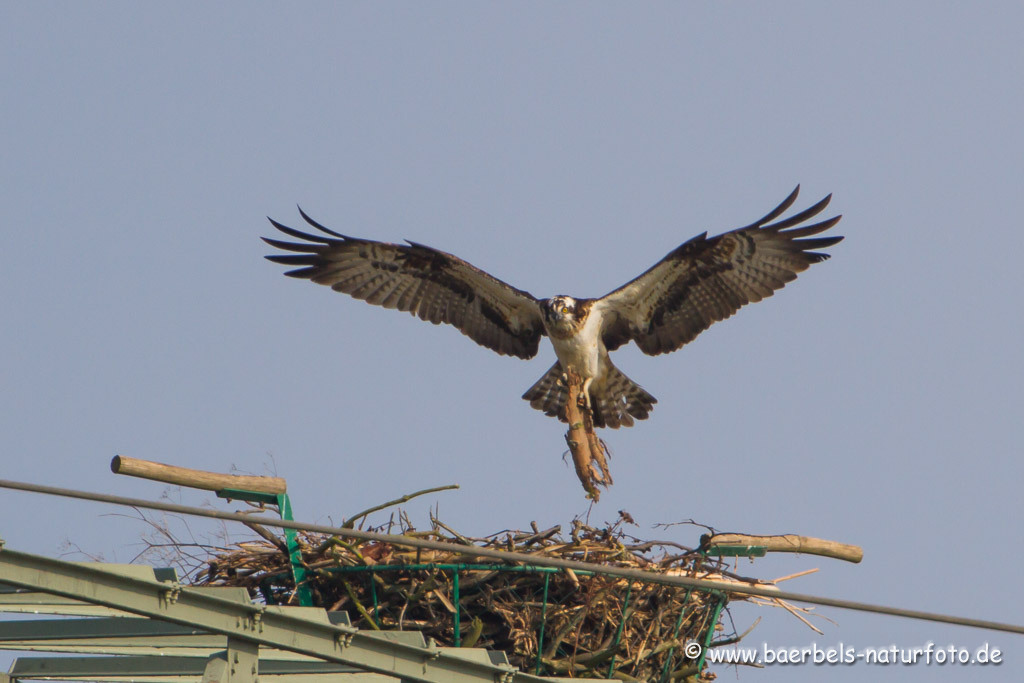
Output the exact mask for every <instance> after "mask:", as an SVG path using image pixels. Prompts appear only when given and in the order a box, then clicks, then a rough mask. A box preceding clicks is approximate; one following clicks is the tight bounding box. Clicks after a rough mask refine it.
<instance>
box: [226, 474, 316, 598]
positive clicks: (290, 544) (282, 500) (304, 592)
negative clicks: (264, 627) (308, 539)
mask: <svg viewBox="0 0 1024 683" xmlns="http://www.w3.org/2000/svg"><path fill="white" fill-rule="evenodd" d="M217 497H218V498H226V499H228V500H245V501H248V502H250V503H262V504H263V505H276V506H277V511H278V513H279V514H280V515H281V519H284V520H288V521H289V522H293V521H295V518H294V517H293V516H292V501H291V499H290V498H289V497H288V494H287V493H263V492H261V491H246V490H244V489H221V490H220V491H217ZM284 543H285V546H286V547H287V548H288V562H289V564H291V568H292V579H293V580H294V581H295V595H296V597H298V600H299V605H301V606H303V607H312V606H313V591H312V590H310V587H309V579H308V577H307V574H306V566H305V565H304V564H302V550H301V549H300V548H299V541H298V537H297V535H296V533H295V529H289V528H287V527H285V530H284ZM264 597H266V594H264Z"/></svg>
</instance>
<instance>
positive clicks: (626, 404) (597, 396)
mask: <svg viewBox="0 0 1024 683" xmlns="http://www.w3.org/2000/svg"><path fill="white" fill-rule="evenodd" d="M562 375H563V371H562V366H561V365H560V364H559V363H557V362H556V363H555V364H554V365H552V366H551V369H550V370H548V371H547V372H546V373H544V376H543V377H541V378H540V379H539V380H537V382H536V384H534V385H533V386H532V387H530V389H529V390H528V391H527V392H526V393H525V394H523V398H524V399H526V400H527V401H529V402H530V406H532V407H533V408H536V409H537V410H540V411H542V412H543V413H544V414H545V415H550V416H551V417H557V418H558V419H559V420H561V421H562V422H566V419H565V402H566V401H567V400H568V399H569V391H568V389H567V387H566V386H565V380H564V379H563V377H562ZM657 402H658V400H657V399H656V398H654V397H653V396H651V395H650V394H649V393H647V392H646V391H644V389H643V387H641V386H640V385H639V384H637V383H636V382H634V381H633V380H631V379H630V378H628V377H626V376H625V375H624V374H623V373H622V372H621V371H620V370H619V369H618V368H617V367H615V366H614V365H611V364H610V363H609V368H608V376H607V377H606V379H605V382H604V386H603V388H599V387H597V386H596V385H595V384H591V386H590V405H591V407H592V408H593V414H594V426H595V427H610V428H612V429H618V428H619V427H632V426H633V419H634V418H636V419H637V420H646V419H647V416H648V415H650V412H651V410H652V409H653V408H654V404H655V403H657Z"/></svg>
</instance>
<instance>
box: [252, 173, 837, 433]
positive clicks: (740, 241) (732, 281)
mask: <svg viewBox="0 0 1024 683" xmlns="http://www.w3.org/2000/svg"><path fill="white" fill-rule="evenodd" d="M799 191H800V186H799V185H798V186H797V187H796V189H795V190H793V192H792V193H790V195H789V196H788V197H786V199H785V200H784V201H783V202H782V203H781V204H779V205H778V206H777V207H776V208H775V209H773V210H772V211H771V212H770V213H768V215H766V216H764V217H763V218H761V219H760V220H758V221H755V222H754V223H751V224H750V225H747V226H745V227H742V228H737V229H735V230H732V231H730V232H726V233H724V234H721V235H718V236H717V237H711V238H709V237H708V236H707V233H706V232H705V233H703V234H701V235H698V236H696V237H694V238H693V239H691V240H689V241H688V242H684V243H683V244H682V245H680V246H679V247H678V248H676V249H675V250H673V251H672V252H670V253H669V254H668V255H667V256H665V258H663V259H661V260H660V261H658V263H656V264H654V265H653V266H652V267H651V268H649V269H648V270H647V271H646V272H644V273H643V274H642V275H640V276H639V277H637V278H635V279H633V280H631V281H630V282H628V283H626V284H625V285H623V286H622V287H619V288H618V289H616V290H614V291H613V292H611V293H609V294H606V295H605V296H603V297H601V298H599V299H575V298H573V297H571V296H564V295H561V296H554V297H551V298H550V299H537V298H536V297H534V296H533V295H532V294H530V293H529V292H525V291H523V290H521V289H516V288H515V287H512V286H511V285H508V284H506V283H504V282H502V281H501V280H498V279H497V278H495V277H492V276H491V275H488V274H487V273H485V272H484V271H482V270H480V269H478V268H476V267H474V266H472V265H470V264H469V263H467V262H465V261H463V260H462V259H460V258H458V257H457V256H453V255H451V254H447V253H445V252H443V251H438V250H437V249H433V248H431V247H428V246H425V245H423V244H417V243H416V242H408V244H407V245H403V244H389V243H386V242H375V241H373V240H366V239H358V238H355V237H347V236H345V235H342V234H339V233H337V232H334V231H333V230H330V229H328V228H325V227H324V226H322V225H320V224H319V223H317V222H316V221H314V220H313V219H312V218H310V217H309V216H307V215H306V213H305V212H303V211H302V209H301V208H300V209H299V213H300V214H302V217H303V219H305V221H306V222H307V223H309V224H310V225H311V226H313V227H314V228H317V229H318V230H320V231H321V232H322V233H324V235H314V234H309V233H305V232H301V231H299V230H295V229H293V228H289V227H287V226H285V225H282V224H280V223H278V222H277V221H275V220H273V219H268V220H270V222H271V223H272V224H273V225H274V227H275V228H277V229H278V230H280V231H281V232H283V233H285V234H286V235H290V236H291V237H293V238H296V239H300V240H303V241H302V242H285V241H282V240H276V239H270V238H266V237H264V238H263V239H264V241H265V242H267V243H268V244H270V245H271V246H273V247H277V248H278V249H282V250H284V251H288V252H294V253H291V254H279V255H274V256H267V258H268V259H269V260H271V261H273V262H275V263H281V264H284V265H288V266H300V267H299V268H297V269H295V270H290V271H288V272H286V273H285V275H289V276H291V277H296V278H305V279H308V280H312V281H313V282H315V283H317V284H321V285H327V286H329V287H331V289H334V290H335V291H338V292H344V293H345V294H348V295H350V296H352V297H354V298H356V299H362V300H363V301H366V302H367V303H371V304H376V305H378V306H383V307H385V308H397V309H398V310H400V311H407V312H409V313H411V314H412V315H415V316H418V317H419V318H420V319H421V320H428V321H430V322H432V323H434V324H435V325H437V324H439V323H448V324H450V325H454V326H455V327H456V328H457V329H458V330H459V331H460V332H462V333H463V334H465V335H466V336H468V337H469V338H470V339H472V340H473V341H475V342H476V343H477V344H480V345H481V346H485V347H487V348H489V349H491V350H493V351H496V352H498V353H499V354H502V355H510V356H516V357H518V358H533V357H534V356H535V355H536V354H537V348H538V344H539V342H540V338H541V336H545V335H546V336H547V337H548V338H549V339H550V340H551V344H552V346H554V348H555V355H556V356H557V357H558V360H557V361H556V362H555V364H554V365H553V366H551V369H550V370H548V371H547V373H545V374H544V376H543V377H541V378H540V380H538V381H537V383H536V384H534V385H533V386H532V387H531V388H530V389H529V390H528V391H527V392H526V393H525V394H524V395H523V398H524V399H526V400H527V401H529V402H530V405H531V406H533V407H534V408H536V409H538V410H542V411H543V412H544V413H545V414H546V415H550V416H553V417H557V418H559V419H561V420H562V421H565V419H566V418H565V402H566V399H567V397H568V389H567V387H566V386H565V381H564V380H563V375H564V373H565V371H566V369H567V368H572V369H574V370H575V371H576V373H577V374H579V375H580V377H582V378H583V382H584V386H583V389H584V391H583V395H584V397H585V398H586V401H587V404H588V406H589V407H590V409H591V412H592V414H593V418H594V425H595V426H597V427H611V428H618V427H629V426H631V425H632V424H633V420H634V418H635V419H638V420H643V419H646V418H647V416H648V414H649V413H650V411H651V409H652V407H653V406H654V404H655V403H656V402H657V401H656V400H655V398H654V397H653V396H651V395H650V394H649V393H647V392H646V391H644V390H643V389H642V388H641V387H640V386H639V385H638V384H636V383H635V382H633V381H632V380H631V379H629V378H628V377H626V376H625V375H624V374H622V372H621V371H620V370H619V369H618V368H616V367H615V366H614V365H613V364H612V362H611V359H610V358H609V356H608V352H609V351H614V350H615V349H617V348H619V347H620V346H622V345H623V344H626V343H628V342H629V341H634V342H636V344H637V346H639V347H640V350H641V351H643V352H644V353H646V354H648V355H651V356H655V355H658V354H660V353H668V352H669V351H675V350H676V349H678V348H680V347H681V346H683V345H684V344H686V343H687V342H689V341H691V340H693V338H694V337H696V336H697V335H698V334H700V333H701V332H703V331H704V330H706V329H707V328H708V327H710V326H711V324H712V323H715V322H717V321H719V320H724V319H725V318H728V317H729V316H731V315H732V314H733V313H735V312H736V311H737V310H738V309H739V308H740V307H741V306H743V305H744V304H747V303H750V302H752V301H760V300H761V299H763V298H765V297H767V296H771V295H772V293H773V292H774V291H775V290H777V289H780V288H782V287H783V286H784V285H785V284H786V283H787V282H789V281H790V280H793V279H794V278H796V275H797V273H799V272H801V271H803V270H805V269H806V268H807V267H808V266H809V265H810V264H812V263H817V262H818V261H824V260H825V259H827V258H828V257H829V255H828V254H823V253H819V252H816V251H814V250H816V249H823V248H825V247H830V246H832V245H834V244H836V243H837V242H839V241H840V240H842V239H843V238H842V237H815V238H811V236H812V235H817V234H819V233H821V232H824V231H825V230H828V229H829V228H831V227H832V226H833V225H835V224H836V223H838V222H839V219H840V218H841V216H835V217H833V218H829V219H827V220H823V221H821V222H818V223H813V224H811V225H804V224H805V223H806V222H807V221H808V220H809V219H811V218H813V217H815V216H817V215H818V214H819V213H821V211H822V210H824V209H825V207H826V206H828V203H829V201H830V200H831V198H832V195H829V196H827V197H825V198H824V199H822V200H821V201H820V202H818V203H817V204H815V205H814V206H812V207H810V208H808V209H805V210H804V211H801V212H800V213H797V214H795V215H793V216H790V217H789V218H785V219H781V220H776V219H778V218H779V217H780V216H781V215H782V214H783V213H785V211H786V210H787V209H788V208H789V207H790V206H791V205H792V204H793V202H794V201H796V197H797V194H798V193H799ZM773 221H775V222H773ZM325 235H329V236H325ZM808 238H811V239H808Z"/></svg>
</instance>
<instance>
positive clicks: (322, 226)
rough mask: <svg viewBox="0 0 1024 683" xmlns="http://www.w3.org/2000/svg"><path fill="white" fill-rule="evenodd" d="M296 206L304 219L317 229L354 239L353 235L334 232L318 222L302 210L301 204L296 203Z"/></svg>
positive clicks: (345, 238)
mask: <svg viewBox="0 0 1024 683" xmlns="http://www.w3.org/2000/svg"><path fill="white" fill-rule="evenodd" d="M296 208H298V210H299V214H300V215H301V216H302V219H303V220H304V221H306V222H307V223H309V224H310V225H312V226H313V227H314V228H316V229H317V230H322V231H323V232H326V233H327V234H328V235H334V236H335V237H340V238H341V239H343V240H347V239H352V238H351V237H346V236H345V235H342V234H341V233H340V232H334V231H333V230H331V229H330V228H328V227H326V226H324V225H321V224H320V223H318V222H316V221H315V220H313V219H312V218H310V217H309V214H307V213H306V212H305V211H303V210H302V207H301V206H298V205H297V204H296Z"/></svg>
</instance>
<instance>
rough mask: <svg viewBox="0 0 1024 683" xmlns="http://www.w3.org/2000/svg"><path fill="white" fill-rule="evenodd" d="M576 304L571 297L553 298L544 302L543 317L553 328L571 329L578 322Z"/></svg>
mask: <svg viewBox="0 0 1024 683" xmlns="http://www.w3.org/2000/svg"><path fill="white" fill-rule="evenodd" d="M576 304H577V301H576V299H573V298H572V297H571V296H553V297H551V298H550V299H548V300H547V301H546V302H544V315H545V317H546V318H547V320H548V323H549V324H551V325H554V326H555V327H559V328H567V329H569V328H573V327H575V326H576V324H577V322H578V321H577V318H576V313H577V305H576Z"/></svg>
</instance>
